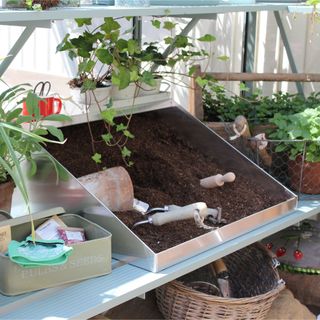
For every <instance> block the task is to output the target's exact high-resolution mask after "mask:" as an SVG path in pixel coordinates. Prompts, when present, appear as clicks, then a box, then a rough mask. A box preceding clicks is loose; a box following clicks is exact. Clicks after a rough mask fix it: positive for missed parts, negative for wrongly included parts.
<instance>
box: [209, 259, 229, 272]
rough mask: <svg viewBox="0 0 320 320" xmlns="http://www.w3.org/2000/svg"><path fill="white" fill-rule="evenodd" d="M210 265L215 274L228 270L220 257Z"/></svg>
mask: <svg viewBox="0 0 320 320" xmlns="http://www.w3.org/2000/svg"><path fill="white" fill-rule="evenodd" d="M212 267H213V269H214V271H215V273H216V275H219V274H221V273H222V272H228V269H227V266H226V264H225V263H224V261H223V260H222V259H218V260H216V261H213V262H212Z"/></svg>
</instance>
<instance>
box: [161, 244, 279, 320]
mask: <svg viewBox="0 0 320 320" xmlns="http://www.w3.org/2000/svg"><path fill="white" fill-rule="evenodd" d="M223 260H224V261H225V264H226V265H227V268H228V272H229V275H230V280H229V282H230V287H231V291H232V295H233V298H223V297H220V296H215V295H212V294H210V291H212V285H210V284H209V283H208V282H207V283H206V281H197V286H199V283H200V284H201V288H200V289H199V288H197V289H198V290H195V289H194V288H195V286H194V281H189V280H188V279H192V280H194V278H195V276H196V275H197V273H198V274H199V277H200V278H203V274H204V273H203V271H204V270H205V271H206V272H207V271H208V270H209V268H206V267H205V268H202V269H199V270H202V271H199V270H197V271H195V272H193V273H191V274H189V275H188V276H184V277H182V278H180V279H178V280H175V281H172V282H170V283H168V284H166V285H164V286H162V287H159V288H157V290H156V296H157V303H158V307H159V309H160V311H161V313H162V314H163V315H164V317H165V318H166V319H176V320H182V319H190V320H195V319H232V320H233V319H245V320H253V319H254V320H256V319H264V318H265V316H266V314H267V313H268V311H269V309H270V307H271V304H272V302H273V300H274V299H275V298H276V297H277V295H278V294H279V292H280V291H281V290H282V289H283V288H284V287H285V285H284V282H283V281H282V280H280V278H279V274H278V272H277V270H276V269H274V267H273V262H272V258H271V257H270V256H269V255H268V253H267V252H266V250H264V249H263V248H261V246H259V245H251V246H249V247H246V248H244V249H241V250H239V251H237V252H235V253H232V254H230V255H228V256H226V257H225V258H224V259H223ZM208 272H209V271H208ZM205 277H207V278H208V274H207V275H205ZM206 287H207V291H206ZM205 292H208V293H209V294H208V293H205Z"/></svg>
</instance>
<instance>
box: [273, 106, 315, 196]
mask: <svg viewBox="0 0 320 320" xmlns="http://www.w3.org/2000/svg"><path fill="white" fill-rule="evenodd" d="M270 122H271V123H273V124H274V125H276V127H277V128H276V129H275V131H274V132H272V133H271V134H270V138H272V139H276V140H277V146H276V148H275V151H276V152H281V153H285V154H286V155H287V156H288V175H289V178H290V184H291V187H292V189H294V190H296V191H300V192H302V193H307V194H318V193H320V106H318V107H316V108H307V109H305V110H304V111H302V112H299V113H295V114H292V115H284V114H280V113H277V114H275V115H274V117H273V118H272V119H271V120H270Z"/></svg>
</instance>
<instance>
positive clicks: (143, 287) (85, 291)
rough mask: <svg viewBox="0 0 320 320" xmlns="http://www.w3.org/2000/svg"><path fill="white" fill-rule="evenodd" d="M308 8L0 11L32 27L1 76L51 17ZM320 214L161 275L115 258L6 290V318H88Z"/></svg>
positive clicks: (300, 215) (258, 231) (308, 209)
mask: <svg viewBox="0 0 320 320" xmlns="http://www.w3.org/2000/svg"><path fill="white" fill-rule="evenodd" d="M302 8H303V10H304V12H305V8H306V7H305V6H302V5H297V4H288V3H259V4H250V5H215V6H191V7H190V6H179V7H169V8H168V7H164V6H151V7H148V8H128V9H125V8H117V7H114V6H88V7H79V8H59V9H57V10H48V11H41V12H38V11H27V10H8V9H0V24H11V25H22V26H26V28H25V30H24V32H23V33H22V34H21V36H20V37H19V39H18V41H17V43H16V45H15V46H14V47H13V48H12V49H11V51H10V52H9V55H8V56H9V57H8V58H7V59H6V60H4V61H3V62H2V63H1V64H0V75H2V74H3V72H4V71H5V70H6V68H7V67H8V66H9V64H10V62H11V61H12V60H13V58H14V57H15V56H16V54H17V53H18V52H19V50H20V49H21V47H22V46H23V45H24V43H25V42H26V41H27V39H28V38H29V37H30V35H31V34H32V32H33V31H34V30H35V28H37V27H50V25H51V20H61V19H73V18H88V17H97V18H99V17H100V18H101V17H106V16H113V17H117V16H152V15H155V16H161V15H162V16H163V15H166V16H167V15H170V16H188V17H192V18H195V17H197V18H210V17H213V16H214V15H215V14H218V13H226V12H257V11H274V12H278V11H281V10H284V11H288V12H299V11H301V10H302ZM307 10H309V11H310V12H311V10H312V8H311V7H310V6H309V7H307ZM318 213H320V201H316V200H314V201H300V202H299V204H298V207H297V209H296V210H294V211H292V212H289V213H287V214H285V215H283V216H281V217H280V218H278V219H277V220H275V221H271V222H270V223H267V224H264V225H263V226H261V227H257V228H255V229H253V230H251V231H249V232H247V233H246V234H244V235H242V236H239V237H237V238H234V239H233V240H230V241H227V242H224V243H222V244H219V245H217V246H215V247H214V248H212V249H210V250H207V251H205V252H203V253H201V254H198V255H196V256H194V257H192V258H189V259H187V260H185V261H183V262H181V263H178V264H176V265H174V266H172V267H169V268H167V269H165V270H163V271H161V272H158V273H152V272H150V271H146V270H144V269H141V268H139V267H135V266H132V265H130V264H124V263H122V262H118V261H116V260H113V271H112V273H111V274H109V275H105V276H101V277H97V278H93V279H89V280H85V281H81V282H77V283H72V284H67V285H64V286H61V287H55V288H50V289H45V290H41V291H37V292H32V293H28V294H23V295H19V296H14V297H8V296H4V295H1V294H0V318H1V319H70V318H71V319H72V318H73V319H87V318H89V317H92V316H94V315H97V314H99V313H101V312H104V311H106V310H108V309H110V308H113V307H115V306H117V305H119V304H121V303H124V302H126V301H128V300H130V299H132V298H134V297H137V296H140V295H143V294H144V293H146V292H148V291H150V290H152V289H155V288H156V287H158V286H160V285H163V284H165V283H166V282H168V281H171V280H173V279H176V278H177V277H179V276H181V275H183V274H186V273H188V272H191V271H193V270H195V269H197V268H199V267H201V266H204V265H206V264H208V263H210V262H212V261H214V260H216V259H218V258H221V257H223V256H225V255H227V254H229V253H232V252H234V251H236V250H238V249H240V248H243V247H244V246H247V245H249V244H251V243H253V242H255V241H258V240H261V239H263V238H265V237H267V236H269V235H271V234H273V233H275V232H278V231H280V230H282V229H284V228H286V227H288V226H290V225H292V224H295V223H297V222H299V221H301V220H303V219H306V218H309V217H311V216H314V215H316V214H318Z"/></svg>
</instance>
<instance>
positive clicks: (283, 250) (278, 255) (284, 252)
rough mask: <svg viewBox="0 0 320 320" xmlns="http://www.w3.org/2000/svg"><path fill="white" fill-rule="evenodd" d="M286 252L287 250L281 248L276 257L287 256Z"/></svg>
mask: <svg viewBox="0 0 320 320" xmlns="http://www.w3.org/2000/svg"><path fill="white" fill-rule="evenodd" d="M286 252H287V250H286V248H285V247H280V248H278V249H277V251H276V255H277V257H282V256H284V255H285V254H286Z"/></svg>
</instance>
